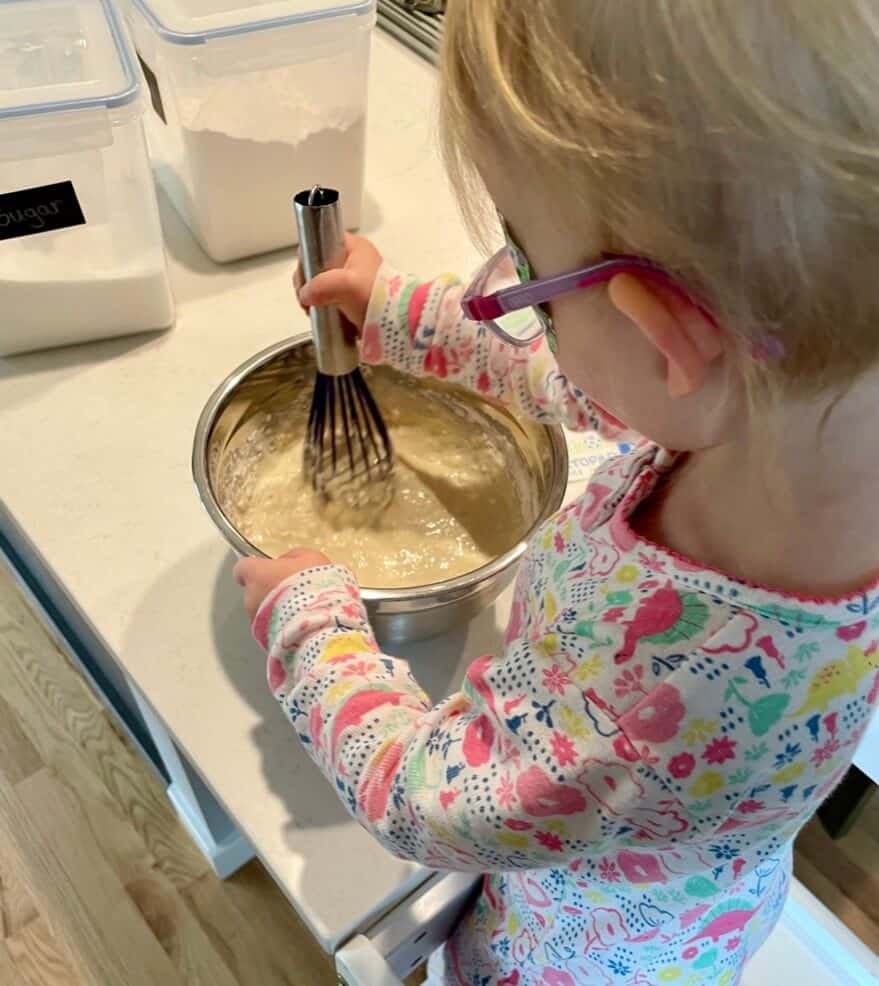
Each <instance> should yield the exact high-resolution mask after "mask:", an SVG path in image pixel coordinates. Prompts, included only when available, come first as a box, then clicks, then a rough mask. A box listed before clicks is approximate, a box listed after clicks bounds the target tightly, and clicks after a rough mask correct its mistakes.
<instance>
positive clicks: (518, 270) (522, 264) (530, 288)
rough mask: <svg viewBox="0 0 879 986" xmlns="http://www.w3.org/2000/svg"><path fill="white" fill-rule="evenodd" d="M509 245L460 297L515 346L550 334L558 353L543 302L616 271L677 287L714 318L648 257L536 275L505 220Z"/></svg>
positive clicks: (618, 257) (470, 312)
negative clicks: (548, 275)
mask: <svg viewBox="0 0 879 986" xmlns="http://www.w3.org/2000/svg"><path fill="white" fill-rule="evenodd" d="M502 225H503V227H504V233H505V235H506V238H507V245H506V246H504V247H502V248H501V249H500V250H498V252H497V253H496V254H495V255H494V256H493V257H492V258H491V259H490V260H489V261H488V262H487V263H486V264H484V266H483V267H482V269H481V270H480V271H479V273H478V274H477V275H476V277H475V279H474V280H473V283H472V284H471V285H470V287H469V288H468V290H467V292H466V294H465V295H464V298H463V300H462V302H461V307H462V308H463V310H464V314H465V315H466V317H467V318H469V319H472V320H473V321H476V322H482V323H483V324H484V325H486V326H487V327H488V328H489V329H491V330H492V331H493V332H495V333H496V334H497V335H498V336H499V337H500V338H501V339H503V340H504V341H505V342H508V343H510V345H512V346H527V345H529V344H530V343H532V342H534V341H535V340H536V339H539V338H540V337H541V336H542V335H546V337H547V339H548V341H549V344H550V348H551V349H552V350H553V352H555V350H556V338H555V330H554V328H553V324H552V318H551V317H550V315H549V313H548V312H547V311H546V309H545V308H543V307H541V306H542V305H545V304H546V303H547V302H548V301H552V299H553V298H558V297H560V296H561V295H563V294H570V293H571V292H573V291H582V290H584V289H585V288H591V287H594V286H595V285H597V284H606V283H607V282H608V281H610V280H611V278H613V277H616V275H617V274H637V275H638V276H639V277H642V278H648V279H649V280H652V281H654V282H655V283H657V284H660V285H662V286H663V287H665V288H668V289H669V290H671V291H674V292H675V294H677V295H679V296H680V297H682V298H685V299H687V300H688V301H689V302H690V304H694V305H696V306H697V307H698V308H699V310H700V311H701V312H702V314H703V315H705V317H706V318H708V319H710V320H711V322H712V323H714V319H713V318H712V316H711V313H710V312H708V311H707V310H706V309H704V308H703V307H702V305H700V304H699V303H698V302H696V301H695V300H694V299H693V298H692V297H691V296H690V295H689V294H688V293H687V292H686V291H685V290H684V289H683V288H682V287H681V286H680V285H679V284H677V283H676V281H675V280H674V279H673V278H672V277H671V275H670V274H668V273H667V272H666V271H665V270H663V268H662V267H660V266H659V265H657V264H655V263H653V261H651V260H647V259H645V258H644V257H636V256H629V255H625V254H605V255H604V256H603V257H602V259H601V260H599V261H596V262H595V263H593V264H589V265H588V266H586V267H581V268H579V269H578V270H573V271H570V272H569V273H567V274H556V275H555V276H553V277H544V278H539V279H536V280H535V279H533V278H532V275H531V264H530V263H529V261H528V258H527V257H526V256H525V254H524V252H523V251H522V250H521V249H520V248H519V247H518V246H517V245H516V244H515V242H514V241H513V239H512V237H511V236H510V234H509V232H508V230H507V228H506V224H505V223H503V221H502Z"/></svg>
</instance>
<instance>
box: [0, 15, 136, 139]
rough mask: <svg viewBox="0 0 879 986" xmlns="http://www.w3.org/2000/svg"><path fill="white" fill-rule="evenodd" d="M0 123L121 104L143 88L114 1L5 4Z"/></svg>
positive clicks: (0, 29) (0, 24) (0, 27)
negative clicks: (3, 120) (111, 2)
mask: <svg viewBox="0 0 879 986" xmlns="http://www.w3.org/2000/svg"><path fill="white" fill-rule="evenodd" d="M2 8H3V9H2V16H0V120H2V119H4V118H8V117H13V116H19V117H20V116H33V115H37V114H41V113H52V112H57V111H66V110H75V109H88V108H97V107H102V106H103V107H115V106H123V105H125V104H126V103H130V102H132V101H133V100H134V99H135V98H136V97H137V94H138V91H139V86H140V83H139V81H138V78H139V77H138V75H137V73H136V72H135V69H134V64H133V62H132V58H131V54H130V49H129V47H128V44H127V43H126V40H125V35H124V34H123V32H122V27H121V24H120V22H119V20H118V18H117V16H116V13H115V12H114V10H113V9H112V7H111V6H110V3H109V0H2Z"/></svg>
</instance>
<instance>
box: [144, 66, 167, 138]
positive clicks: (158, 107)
mask: <svg viewBox="0 0 879 986" xmlns="http://www.w3.org/2000/svg"><path fill="white" fill-rule="evenodd" d="M137 60H138V61H139V62H140V67H141V70H142V71H143V77H144V78H145V79H146V84H147V88H148V89H149V91H150V101H151V102H152V104H153V109H154V110H155V111H156V116H157V117H158V118H159V119H160V120H161V121H162V123H167V122H168V121H167V120H166V119H165V104H164V103H163V102H162V93H161V92H160V91H159V80H158V79H157V78H156V73H155V72H154V71H153V70H152V69H151V68H150V67H149V65H147V63H146V62H145V61H144V60H143V59H142V58H141V57H140V52H138V53H137Z"/></svg>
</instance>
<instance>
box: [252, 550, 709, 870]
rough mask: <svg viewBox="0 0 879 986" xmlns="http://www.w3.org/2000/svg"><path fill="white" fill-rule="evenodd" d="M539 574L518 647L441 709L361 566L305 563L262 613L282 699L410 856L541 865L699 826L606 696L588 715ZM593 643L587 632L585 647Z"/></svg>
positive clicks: (385, 835) (373, 824) (461, 866)
mask: <svg viewBox="0 0 879 986" xmlns="http://www.w3.org/2000/svg"><path fill="white" fill-rule="evenodd" d="M533 578H534V573H533V571H531V572H529V571H528V570H527V569H523V574H522V575H521V576H520V579H519V583H518V586H517V593H516V598H515V602H514V606H513V615H512V618H511V623H510V628H509V630H508V633H507V641H506V644H505V651H504V653H503V655H502V656H501V657H497V658H496V657H490V656H486V657H482V658H479V659H477V660H476V661H475V662H474V663H473V664H472V665H471V667H470V668H469V669H468V671H467V674H466V678H465V681H464V685H463V688H462V690H461V691H460V692H458V693H457V694H454V695H452V696H450V697H449V698H447V699H445V700H444V701H442V702H440V703H439V704H438V705H433V704H432V703H431V701H430V699H429V698H428V697H427V695H425V693H424V692H423V691H422V689H421V688H420V687H419V685H418V683H417V682H416V681H415V679H414V678H413V676H412V674H411V672H410V670H409V667H408V665H407V663H406V662H405V661H402V660H397V659H395V658H392V657H389V656H387V655H384V654H382V653H380V651H379V648H378V646H377V644H376V641H375V638H374V637H373V634H372V631H371V629H370V626H369V623H368V621H367V616H366V612H365V610H364V607H363V604H362V602H361V599H360V594H359V591H358V588H357V585H356V583H355V581H354V578H353V576H352V575H351V573H350V572H348V571H347V570H346V569H344V568H341V567H338V566H332V565H328V566H325V567H320V568H314V569H310V570H308V571H305V572H301V573H299V574H298V575H296V576H294V577H293V578H291V579H289V580H287V581H286V582H285V583H283V584H282V585H281V586H279V587H278V588H277V589H276V590H275V592H274V593H273V594H272V595H271V596H269V598H267V599H266V601H265V602H264V603H263V605H262V607H261V609H260V611H259V613H258V614H257V617H256V619H255V622H254V634H255V636H256V638H257V640H258V641H259V642H260V643H261V644H262V645H263V646H264V647H265V648H266V649H267V650H268V651H269V664H268V675H269V683H270V687H271V689H272V691H273V693H274V694H275V697H276V698H277V699H278V701H279V702H280V703H281V705H282V707H283V708H284V710H285V711H286V713H287V714H288V716H289V718H290V720H291V722H292V724H293V726H294V728H295V730H296V732H297V733H298V735H299V738H300V739H301V741H302V743H303V744H304V745H305V748H306V750H308V752H309V754H310V755H311V757H312V758H313V759H314V760H315V762H316V763H317V764H318V766H319V767H320V768H321V770H322V771H323V772H324V774H325V775H326V776H327V777H328V778H329V780H330V782H331V783H332V784H333V785H334V786H335V787H336V789H337V791H338V792H339V794H340V797H341V798H342V799H343V801H344V802H345V803H346V805H347V807H348V809H349V810H350V811H351V812H352V813H353V814H354V815H355V817H356V818H357V819H358V820H359V821H360V823H361V824H362V825H363V826H365V827H366V828H367V829H368V830H369V831H370V832H371V833H373V835H375V836H376V838H378V840H379V841H380V842H381V843H382V844H383V845H384V846H385V847H386V848H387V849H388V850H390V851H391V852H392V853H394V854H395V855H397V856H400V857H403V858H406V859H412V860H417V861H419V862H421V863H423V864H425V865H428V866H431V867H434V868H438V869H456V870H473V871H485V870H509V869H520V868H535V867H544V866H551V865H558V864H559V863H561V862H564V861H570V860H573V859H575V858H577V857H580V856H583V855H584V854H586V853H590V852H600V851H602V847H604V846H610V845H613V846H614V847H616V848H617V849H619V847H621V846H625V845H626V844H628V843H630V842H631V843H632V844H636V843H637V839H638V838H644V837H645V830H647V831H649V833H650V835H649V836H647V837H649V838H652V839H657V838H660V837H661V838H662V839H663V841H672V842H673V841H675V840H676V839H679V838H683V837H685V835H687V834H688V833H690V832H691V830H692V829H693V827H692V824H691V822H690V820H689V819H688V818H687V815H686V812H685V811H684V809H683V808H682V807H681V806H680V805H679V804H678V803H677V802H676V801H675V799H674V798H673V797H672V796H670V795H669V793H668V791H667V790H666V788H665V787H664V786H663V784H662V782H661V780H660V779H659V778H658V777H657V776H654V775H653V774H652V772H651V770H650V768H649V767H647V766H644V765H641V766H640V767H639V768H638V769H635V767H634V766H633V764H632V762H631V756H630V755H629V752H630V751H631V745H630V744H629V743H628V742H626V740H625V736H624V735H623V733H622V732H621V730H620V728H619V725H618V724H616V723H615V722H613V721H612V718H611V717H609V716H608V717H605V716H604V715H603V714H602V711H601V704H600V702H598V701H596V702H593V703H592V704H591V706H589V708H590V712H589V715H588V716H587V715H586V714H585V713H584V708H586V706H585V705H584V702H583V698H582V686H581V685H578V683H577V680H576V677H575V676H574V673H573V672H571V671H570V669H568V670H565V669H564V668H562V667H560V666H559V664H558V661H557V660H555V659H548V656H547V655H548V650H547V649H548V648H549V647H551V646H554V644H553V643H552V634H551V632H550V630H549V629H548V628H546V627H545V625H544V623H543V620H544V604H543V603H537V602H535V596H534V593H533V591H532V589H531V585H532V583H533ZM529 600H530V601H529ZM592 646H593V642H592V640H591V639H585V638H584V640H583V647H584V654H588V652H589V648H590V647H592ZM572 667H573V666H572ZM633 840H634V841H633Z"/></svg>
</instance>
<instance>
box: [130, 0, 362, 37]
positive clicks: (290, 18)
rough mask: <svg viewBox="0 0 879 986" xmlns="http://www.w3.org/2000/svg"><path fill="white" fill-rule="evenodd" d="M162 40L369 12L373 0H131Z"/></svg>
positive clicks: (228, 32) (271, 26)
mask: <svg viewBox="0 0 879 986" xmlns="http://www.w3.org/2000/svg"><path fill="white" fill-rule="evenodd" d="M131 2H132V3H133V4H134V6H135V7H136V8H137V9H138V10H139V11H140V12H141V13H142V14H143V16H144V17H145V18H146V19H147V21H149V23H150V24H151V25H152V27H153V29H154V30H155V31H156V32H157V33H158V34H159V35H161V37H163V38H164V39H165V40H166V41H171V42H172V43H174V44H204V42H206V41H209V40H210V39H211V38H220V37H229V36H231V35H235V34H247V33H249V32H252V31H261V30H265V29H267V28H273V27H286V26H288V25H290V24H296V23H304V22H306V21H315V20H326V19H329V18H333V17H342V16H345V15H350V14H369V13H371V12H372V11H374V10H375V3H376V0H131Z"/></svg>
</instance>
